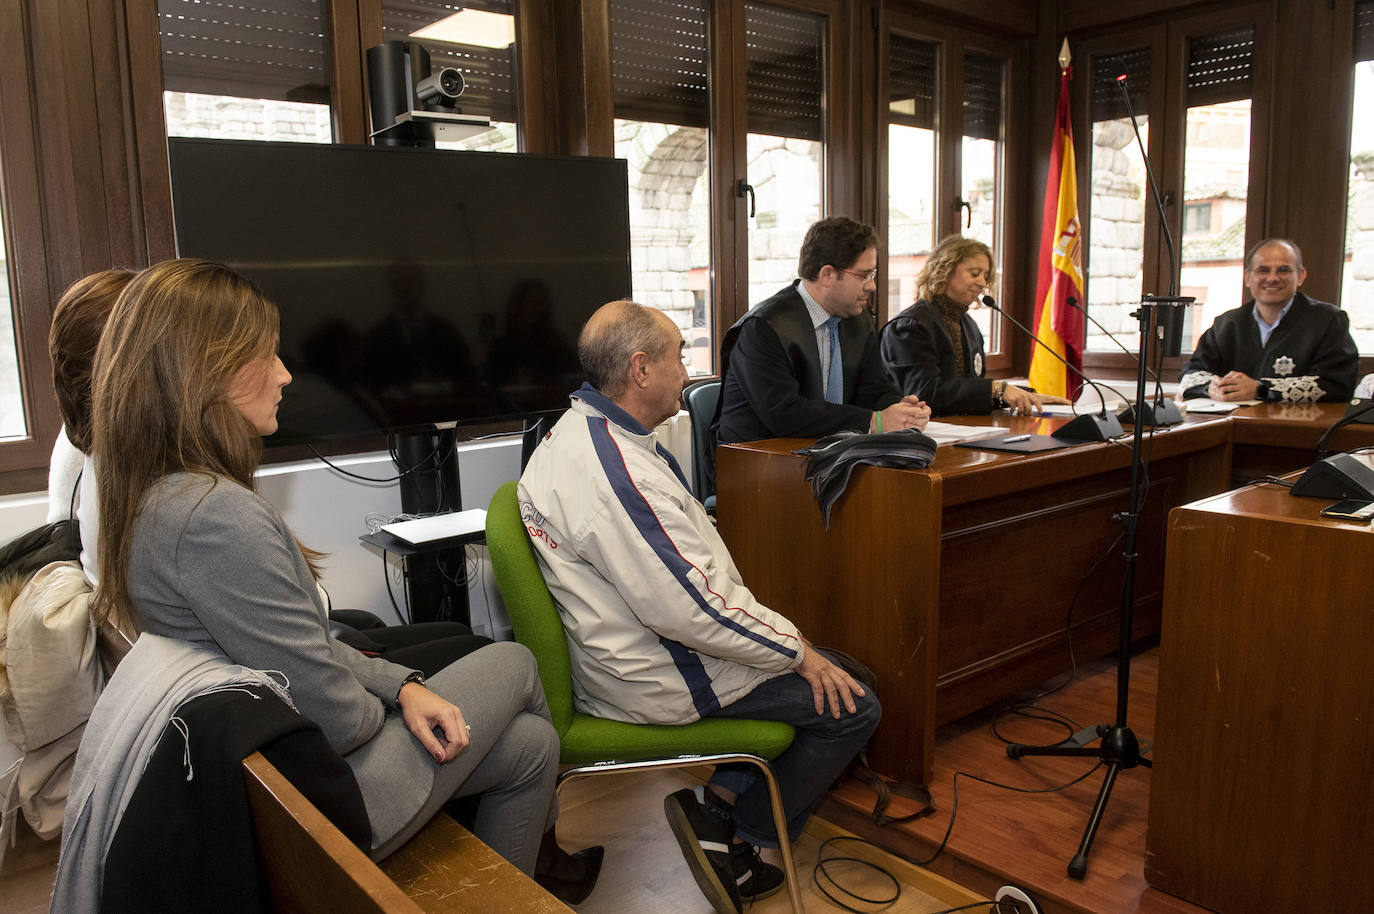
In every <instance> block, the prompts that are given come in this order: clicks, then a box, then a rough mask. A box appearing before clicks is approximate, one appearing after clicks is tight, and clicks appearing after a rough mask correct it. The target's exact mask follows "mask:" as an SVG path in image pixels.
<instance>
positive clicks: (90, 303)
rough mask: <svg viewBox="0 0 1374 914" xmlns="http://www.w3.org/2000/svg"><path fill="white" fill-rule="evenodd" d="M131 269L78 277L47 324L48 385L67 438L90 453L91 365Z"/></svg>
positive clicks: (82, 451) (59, 302) (58, 301)
mask: <svg viewBox="0 0 1374 914" xmlns="http://www.w3.org/2000/svg"><path fill="white" fill-rule="evenodd" d="M133 276H134V271H133V270H119V269H115V270H101V271H100V272H99V273H92V274H91V275H90V276H85V277H83V278H81V279H78V280H77V281H76V282H74V283H72V284H71V286H69V287H68V289H67V291H66V292H63V293H62V297H61V298H59V299H58V300H57V307H56V308H54V309H53V312H52V324H51V326H49V328H48V355H49V356H50V357H51V359H52V386H53V391H54V392H55V393H56V394H57V408H58V410H59V411H60V412H61V413H62V425H63V427H64V428H66V430H67V438H68V439H70V440H71V443H72V444H74V445H76V447H77V450H79V451H81V453H83V454H89V453H90V452H91V367H92V363H93V362H94V361H95V349H96V347H97V346H98V345H100V336H101V334H102V333H103V332H104V330H105V321H106V320H108V319H109V316H110V311H111V309H113V308H114V303H115V301H116V300H117V299H118V298H119V293H120V292H123V291H124V287H125V286H127V285H128V284H129V280H130V279H132V278H133Z"/></svg>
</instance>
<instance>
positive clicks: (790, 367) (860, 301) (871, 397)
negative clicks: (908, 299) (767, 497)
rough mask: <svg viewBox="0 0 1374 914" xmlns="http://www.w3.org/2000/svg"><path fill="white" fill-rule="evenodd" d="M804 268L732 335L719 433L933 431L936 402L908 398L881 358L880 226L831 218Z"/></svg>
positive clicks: (811, 234) (813, 235) (808, 247)
mask: <svg viewBox="0 0 1374 914" xmlns="http://www.w3.org/2000/svg"><path fill="white" fill-rule="evenodd" d="M797 272H798V274H799V275H800V277H801V278H800V279H798V280H797V281H795V282H794V283H792V284H791V285H789V286H787V287H786V288H784V289H782V290H781V291H780V292H778V293H777V294H776V295H773V296H771V297H770V298H768V299H766V300H764V301H763V302H760V303H759V304H758V305H756V306H755V307H754V308H752V309H751V310H750V311H749V313H748V314H746V315H744V317H742V318H740V319H739V321H738V322H736V323H735V325H734V326H733V327H731V328H730V329H729V331H728V332H727V333H726V334H725V340H724V343H723V345H722V347H721V363H722V366H723V371H722V374H721V401H720V425H719V440H720V441H721V442H722V443H730V442H735V441H754V440H757V439H759V438H792V437H795V438H817V437H820V436H822V435H829V434H831V433H833V432H838V431H842V430H853V431H861V432H862V431H871V432H882V431H894V430H896V429H903V428H925V425H926V423H927V422H928V421H929V420H930V408H929V407H927V406H926V405H925V404H924V403H922V402H921V401H920V399H919V398H917V397H914V396H908V397H903V396H901V394H899V393H898V392H897V390H896V389H895V388H894V387H893V386H892V382H891V380H890V379H889V378H888V376H887V372H886V370H885V369H884V368H883V364H882V360H881V359H880V358H879V357H878V337H877V333H876V332H875V331H874V327H873V320H872V318H871V317H870V316H869V315H868V313H867V306H868V299H869V295H870V294H872V292H873V291H874V290H875V289H876V288H877V285H876V280H877V275H878V247H877V236H876V235H875V233H874V231H873V229H872V227H871V226H867V225H864V224H862V223H859V222H855V221H854V220H853V219H849V218H846V217H844V216H832V217H830V218H828V219H822V220H821V221H820V222H817V223H816V224H814V225H812V226H811V228H809V229H807V232H806V238H805V239H804V240H803V241H802V250H801V257H800V258H799V262H798V269H797ZM832 350H837V351H833V352H832Z"/></svg>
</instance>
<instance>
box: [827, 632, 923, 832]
mask: <svg viewBox="0 0 1374 914" xmlns="http://www.w3.org/2000/svg"><path fill="white" fill-rule="evenodd" d="M816 650H818V651H820V652H821V653H822V654H824V655H825V657H826V659H827V660H829V661H830V662H831V663H833V664H835V666H837V667H839V668H840V669H842V670H844V671H845V672H846V673H848V674H849V675H850V677H852V678H853V679H854V681H856V682H857V683H859V685H861V686H863V687H864V690H865V691H867V692H871V693H873V694H874V695H877V694H878V674H877V673H875V672H873V671H872V670H871V669H869V667H868V665H867V664H866V663H864V662H863V661H861V660H859V659H858V658H857V657H855V656H854V655H852V654H847V653H845V652H844V651H841V650H836V649H835V648H833V647H817V648H816ZM880 726H881V725H880ZM845 775H848V776H850V777H853V778H857V779H858V780H860V781H863V782H864V783H865V784H867V785H868V786H869V787H871V788H873V792H874V793H876V794H877V795H878V797H877V799H876V800H875V801H874V803H873V821H874V822H875V823H876V824H878V825H897V824H901V823H902V822H910V821H912V820H913V819H920V818H923V817H925V816H928V815H930V814H931V813H933V812H935V800H934V799H932V798H931V796H930V788H928V787H926V786H925V785H923V784H911V783H908V782H906V781H885V780H883V779H882V777H881V776H880V775H879V774H878V773H877V772H876V771H874V770H873V769H872V768H870V767H869V765H868V747H867V746H865V747H864V748H862V749H860V750H859V753H858V755H856V756H854V760H853V761H852V762H850V763H849V767H848V768H847V769H846V770H845ZM841 777H843V775H842V776H841ZM893 794H896V795H897V796H899V797H905V798H907V799H908V800H911V801H913V802H916V803H919V804H920V805H921V808H920V809H919V810H917V811H916V812H914V813H912V814H911V815H909V816H897V817H893V816H889V815H888V814H887V807H888V804H889V803H891V802H892V795H893Z"/></svg>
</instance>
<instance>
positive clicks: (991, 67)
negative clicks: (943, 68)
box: [963, 51, 1002, 140]
mask: <svg viewBox="0 0 1374 914" xmlns="http://www.w3.org/2000/svg"><path fill="white" fill-rule="evenodd" d="M963 110H964V136H968V137H975V138H977V139H980V140H998V139H1001V138H1002V59H1001V58H1000V57H990V56H988V55H987V54H978V53H976V52H974V51H965V52H964V101H963Z"/></svg>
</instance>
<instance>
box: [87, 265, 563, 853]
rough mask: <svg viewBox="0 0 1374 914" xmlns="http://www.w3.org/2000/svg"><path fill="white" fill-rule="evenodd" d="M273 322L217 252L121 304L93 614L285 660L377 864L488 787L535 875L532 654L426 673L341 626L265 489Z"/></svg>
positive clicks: (551, 745) (101, 431) (495, 653)
mask: <svg viewBox="0 0 1374 914" xmlns="http://www.w3.org/2000/svg"><path fill="white" fill-rule="evenodd" d="M277 333H278V324H277V312H276V308H275V307H274V306H273V305H272V303H271V302H270V301H268V300H267V299H266V297H265V296H264V295H263V294H262V292H261V291H260V290H259V289H258V288H257V287H256V286H255V285H254V284H253V283H251V282H250V281H248V280H247V279H245V278H243V277H242V276H240V275H238V274H237V273H235V272H233V271H232V270H230V269H229V268H227V267H225V266H222V265H220V264H215V263H210V262H207V261H199V260H173V261H167V262H164V263H160V264H157V265H155V266H152V267H149V268H148V269H146V270H144V271H143V272H141V273H139V274H138V275H137V276H136V277H134V279H133V280H132V281H131V282H130V283H129V285H128V287H127V288H126V289H125V291H124V294H123V295H121V296H120V298H119V301H118V303H117V304H116V306H115V308H114V312H113V313H112V314H111V316H110V319H109V322H108V324H107V326H106V329H105V333H104V336H103V337H102V339H101V342H100V348H99V350H98V352H97V354H96V361H95V378H94V390H93V394H92V403H91V406H92V419H93V423H92V424H93V444H94V454H95V456H96V458H97V460H98V462H99V465H100V478H99V504H100V529H101V536H100V544H99V550H100V568H101V580H100V586H99V588H98V590H97V594H96V603H97V607H96V612H97V615H99V616H100V617H102V618H103V617H105V616H108V617H110V618H112V619H114V620H115V621H116V622H119V623H120V624H122V625H123V626H124V627H125V628H126V630H133V631H141V632H145V633H151V634H155V635H161V636H164V637H169V638H174V639H182V640H184V641H187V642H191V643H193V644H195V645H200V646H205V645H210V646H214V647H217V648H218V650H219V651H222V652H223V654H224V655H225V656H226V657H227V658H228V660H229V661H231V662H232V663H235V664H239V665H241V666H243V667H247V668H250V669H253V670H261V671H269V670H270V671H279V672H280V673H281V674H282V675H283V676H284V678H285V680H286V681H287V683H288V684H289V685H288V688H289V691H290V696H291V699H292V701H293V703H294V705H295V707H296V708H297V709H298V710H299V711H300V713H301V715H303V716H304V717H306V718H308V719H309V720H311V721H314V722H315V723H316V724H318V725H319V726H320V728H321V729H322V730H323V732H324V735H325V737H326V738H327V739H328V741H329V743H330V744H331V745H332V746H333V748H334V749H335V750H337V751H338V752H339V754H340V755H342V756H343V758H344V761H345V762H347V764H348V766H349V767H350V768H351V769H352V771H353V774H354V776H355V777H356V779H357V782H358V787H359V789H360V792H361V794H362V798H363V803H364V806H365V808H366V811H367V816H368V820H369V822H370V825H371V831H372V839H371V846H370V853H371V855H372V856H373V857H374V858H377V859H380V858H382V857H385V856H387V855H388V854H389V853H391V852H392V851H394V850H396V849H397V848H399V847H400V846H401V845H402V844H403V843H404V842H405V841H406V840H407V839H408V838H409V837H410V836H411V835H412V834H414V833H415V832H416V831H417V830H418V829H419V828H420V827H421V826H422V825H423V824H424V823H425V822H426V821H428V820H429V818H430V817H432V816H433V815H434V814H435V813H436V812H437V811H438V810H439V809H440V808H441V807H442V806H443V804H444V803H445V802H446V801H448V800H449V799H451V798H453V797H455V796H465V795H469V794H477V793H480V794H481V798H480V801H479V806H478V810H477V817H476V821H475V825H474V831H475V832H476V833H477V834H478V835H479V836H480V837H481V838H482V839H483V840H484V841H486V842H487V843H488V844H489V845H491V846H492V847H493V848H494V849H496V850H497V851H498V852H500V853H501V854H502V855H503V856H505V857H506V858H507V859H508V860H510V861H511V862H512V863H514V864H516V865H517V866H519V867H520V868H521V869H523V870H525V871H526V872H533V871H534V869H535V861H536V856H537V855H538V853H539V850H540V843H541V836H543V835H544V834H545V832H546V831H548V830H549V829H550V828H551V826H552V824H553V820H554V818H555V815H556V807H555V802H554V794H553V787H554V778H555V775H556V773H557V762H558V738H557V736H556V734H555V733H554V730H553V727H552V726H551V725H550V723H549V720H548V717H549V715H548V709H547V707H546V705H545V702H544V695H543V690H542V687H541V686H540V683H539V678H538V675H537V671H536V669H535V664H534V659H533V657H532V656H531V655H530V653H529V651H527V650H526V649H525V648H524V647H522V646H521V645H518V644H513V643H504V644H495V645H492V646H490V647H488V648H485V649H483V650H480V651H477V652H476V653H473V654H470V655H468V656H466V657H464V658H462V659H460V660H458V661H456V662H454V663H452V664H450V665H449V666H447V667H445V668H444V669H442V670H441V671H439V672H438V673H436V674H435V675H434V676H433V677H431V678H430V679H429V680H428V681H426V680H425V679H424V678H423V677H422V676H421V675H420V673H419V672H418V671H415V670H412V669H408V668H406V667H404V666H400V665H397V664H394V663H390V662H388V661H386V660H382V659H380V658H376V657H367V656H364V655H363V654H360V653H358V652H357V651H354V650H351V649H348V648H346V647H344V646H343V645H341V644H340V643H339V642H338V641H336V640H335V639H334V638H332V637H331V636H330V635H329V633H328V630H327V628H326V621H325V609H324V607H323V605H322V604H321V602H320V598H319V595H318V592H317V590H316V587H315V570H314V567H313V558H314V557H313V554H311V553H309V552H307V551H303V550H302V548H301V546H300V545H299V544H298V543H297V541H296V539H295V537H294V536H293V535H292V533H291V531H290V530H289V529H288V528H287V525H286V522H285V520H284V519H283V517H282V515H281V513H280V512H279V511H277V509H276V508H274V507H273V506H272V505H270V504H268V502H267V501H265V500H264V499H263V498H261V497H260V496H259V495H258V494H257V492H256V491H255V488H254V479H253V473H254V470H255V469H256V468H257V465H258V461H259V458H260V455H261V450H262V444H261V440H260V436H262V435H267V434H271V433H272V432H273V431H275V429H276V425H277V419H276V414H277V406H278V404H279V403H280V401H281V397H282V388H283V387H284V386H285V385H286V384H287V383H288V382H289V381H290V380H291V376H290V374H289V373H288V372H287V371H286V369H285V368H284V367H283V365H282V363H281V360H280V359H278V358H277V356H276V346H277ZM549 834H550V835H551V834H552V833H551V831H549Z"/></svg>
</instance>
